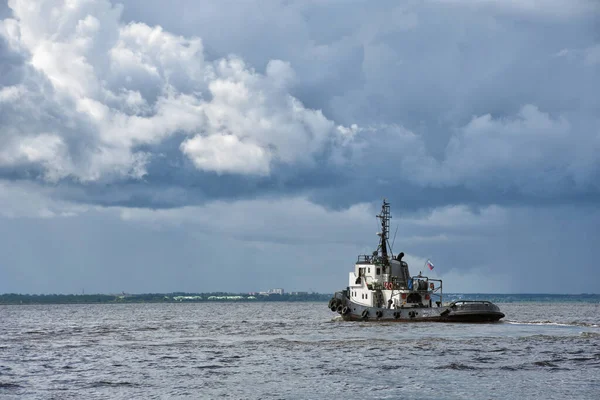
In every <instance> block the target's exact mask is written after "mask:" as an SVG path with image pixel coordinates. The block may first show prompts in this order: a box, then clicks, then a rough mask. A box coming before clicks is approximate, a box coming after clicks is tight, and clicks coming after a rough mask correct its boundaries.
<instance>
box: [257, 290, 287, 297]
mask: <svg viewBox="0 0 600 400" xmlns="http://www.w3.org/2000/svg"><path fill="white" fill-rule="evenodd" d="M284 293H285V291H284V290H283V289H282V288H275V289H269V290H267V291H266V292H258V294H259V295H261V296H269V295H272V294H281V295H282V294H284Z"/></svg>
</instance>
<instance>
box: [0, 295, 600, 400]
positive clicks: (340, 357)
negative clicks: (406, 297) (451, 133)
mask: <svg viewBox="0 0 600 400" xmlns="http://www.w3.org/2000/svg"><path fill="white" fill-rule="evenodd" d="M501 309H502V311H503V312H505V313H506V315H507V317H506V323H500V324H460V323H446V324H441V323H419V324H395V323H389V324H385V323H383V324H372V323H367V322H356V323H351V322H348V323H332V316H333V317H334V319H335V317H338V315H337V314H335V313H331V311H330V310H328V309H327V304H321V303H313V304H310V303H294V304H291V303H290V304H282V303H278V304H265V303H263V304H257V303H247V304H235V305H233V304H231V305H229V304H200V303H196V304H189V303H188V304H151V305H136V304H132V305H124V306H120V307H108V306H106V305H104V306H95V305H85V306H81V305H79V306H77V307H73V306H69V305H60V306H52V307H48V306H45V307H41V308H36V307H34V306H32V307H28V308H27V309H26V310H23V308H18V307H4V308H3V307H0V320H1V321H2V324H0V337H1V338H2V340H3V344H2V346H1V347H0V398H4V397H6V398H49V397H51V395H50V396H49V393H50V394H51V393H56V392H54V391H61V392H60V394H61V398H123V399H136V398H139V399H142V398H180V397H190V398H194V397H193V396H194V395H195V396H196V397H198V396H201V397H204V398H248V399H256V398H261V399H262V398H271V399H274V398H328V399H347V398H360V397H372V396H373V391H374V390H377V396H376V397H378V398H440V397H441V398H452V399H471V398H481V394H482V393H486V394H488V393H491V394H492V395H493V396H492V395H491V396H490V397H493V398H500V399H502V398H506V399H515V398H533V397H536V398H573V396H572V394H573V392H572V388H573V387H577V394H578V398H579V399H590V400H591V399H594V400H595V399H596V397H597V390H596V389H597V388H596V387H592V386H590V384H589V382H593V380H594V379H597V376H598V373H600V350H598V349H599V348H600V329H599V328H598V325H600V323H598V317H597V316H596V315H598V313H597V312H596V311H597V310H598V306H597V305H595V304H583V303H580V304H578V305H577V307H572V305H571V304H567V305H557V304H556V303H542V302H539V303H503V304H502V305H501ZM215 316H218V317H215ZM582 331H583V332H582ZM24 332H30V333H29V334H23V333H24ZM523 372H525V373H526V374H527V376H526V378H527V379H526V381H527V383H526V384H524V383H523V379H521V377H522V375H521V374H522V373H523ZM432 382H435V383H436V384H435V385H432ZM548 382H569V385H553V386H550V385H548ZM315 388H318V392H317V391H316V389H315ZM374 388H376V389H374ZM440 388H443V391H440ZM498 388H501V390H498ZM11 396H12V397H11Z"/></svg>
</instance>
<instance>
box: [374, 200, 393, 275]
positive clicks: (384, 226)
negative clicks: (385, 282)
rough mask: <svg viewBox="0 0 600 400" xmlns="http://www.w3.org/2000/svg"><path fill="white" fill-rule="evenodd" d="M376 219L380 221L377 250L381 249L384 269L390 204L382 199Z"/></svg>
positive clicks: (387, 261) (386, 259) (386, 263)
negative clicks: (379, 237)
mask: <svg viewBox="0 0 600 400" xmlns="http://www.w3.org/2000/svg"><path fill="white" fill-rule="evenodd" d="M377 218H379V219H380V220H381V233H380V236H381V239H380V242H379V249H381V258H382V260H381V261H382V262H383V266H384V269H385V268H386V267H387V266H388V265H389V263H390V262H389V260H388V253H387V244H388V238H389V236H390V218H392V216H391V215H390V203H388V202H387V201H385V199H383V204H382V206H381V213H380V214H379V215H377Z"/></svg>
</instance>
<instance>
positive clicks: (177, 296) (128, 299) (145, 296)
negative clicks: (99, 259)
mask: <svg viewBox="0 0 600 400" xmlns="http://www.w3.org/2000/svg"><path fill="white" fill-rule="evenodd" d="M331 296H332V294H323V293H294V294H289V293H285V294H270V295H268V296H267V295H259V294H254V295H249V294H247V293H225V292H212V293H185V292H175V293H142V294H118V295H114V294H18V293H7V294H0V304H97V303H113V304H114V303H184V302H185V303H199V302H215V301H226V302H257V301H317V302H323V301H329V299H330V298H331Z"/></svg>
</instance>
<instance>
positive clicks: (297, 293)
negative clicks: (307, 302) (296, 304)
mask: <svg viewBox="0 0 600 400" xmlns="http://www.w3.org/2000/svg"><path fill="white" fill-rule="evenodd" d="M291 294H292V295H293V296H307V295H308V292H292V293H291Z"/></svg>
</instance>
